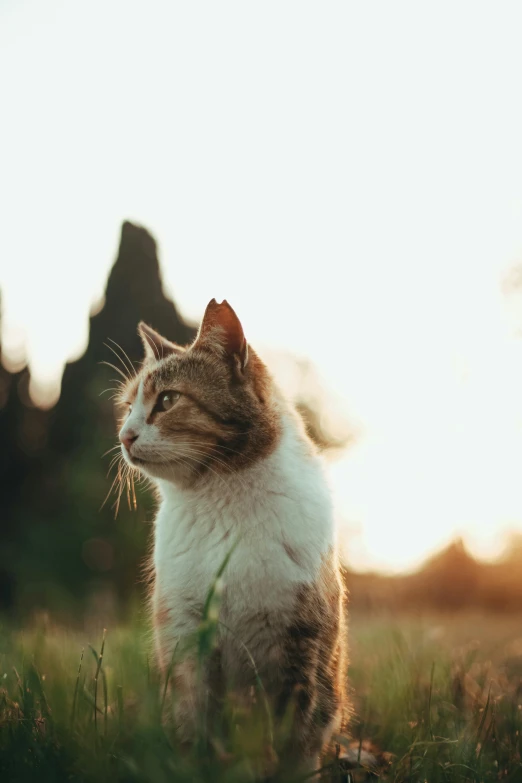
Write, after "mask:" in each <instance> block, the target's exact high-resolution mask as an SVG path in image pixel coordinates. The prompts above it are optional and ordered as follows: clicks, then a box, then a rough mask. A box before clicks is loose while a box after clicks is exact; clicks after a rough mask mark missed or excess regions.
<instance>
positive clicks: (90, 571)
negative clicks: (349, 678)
mask: <svg viewBox="0 0 522 783" xmlns="http://www.w3.org/2000/svg"><path fill="white" fill-rule="evenodd" d="M203 9H204V13H203ZM521 17H522V11H521V10H520V8H519V7H517V4H516V3H504V4H502V6H498V5H495V7H493V5H491V6H487V5H484V6H482V5H480V6H478V5H477V4H466V3H459V4H458V5H455V4H445V3H442V4H437V6H436V7H431V8H430V7H427V6H425V5H419V4H414V3H394V4H393V5H388V6H385V5H381V6H379V13H378V14H377V13H376V12H375V6H372V5H368V4H354V3H342V4H341V3H332V4H328V5H327V6H325V5H324V4H321V6H319V5H318V4H312V3H307V2H300V3H298V4H296V3H284V4H280V3H268V4H267V3H265V4H263V6H262V7H261V6H257V5H256V4H244V3H219V4H206V3H204V4H195V3H190V4H181V3H167V2H155V1H154V0H150V1H149V2H148V3H147V4H144V3H136V2H130V1H129V0H127V1H126V2H123V1H120V0H112V1H111V2H109V3H107V2H103V3H102V2H99V1H98V0H91V2H89V3H86V2H83V1H82V0H75V1H74V2H70V1H69V2H64V1H61V2H60V0H46V2H45V3H42V2H37V1H36V0H2V2H1V3H0V73H1V74H2V75H3V76H2V79H1V82H0V100H1V103H0V105H1V107H2V116H3V119H2V123H1V126H0V172H1V175H0V214H1V216H2V217H1V220H0V292H1V304H0V306H1V367H0V491H1V498H0V611H3V612H5V613H7V614H9V615H11V616H12V617H14V618H25V617H27V616H29V615H31V614H34V613H35V612H48V613H50V614H51V615H52V616H53V617H56V618H67V619H68V620H70V619H71V618H73V619H74V620H76V621H77V622H79V623H82V622H88V621H89V618H97V619H99V620H101V622H102V623H105V624H106V623H109V622H114V621H115V620H120V619H121V620H124V619H126V618H127V617H128V616H129V615H130V614H131V613H132V612H134V611H135V609H136V607H137V606H139V605H140V604H141V600H142V593H143V590H144V586H143V583H142V581H141V579H140V574H141V568H142V565H143V562H144V560H145V557H146V552H147V547H148V543H149V538H150V533H151V521H152V519H153V502H152V498H151V496H150V495H149V493H148V492H147V491H145V490H144V489H141V490H140V491H139V493H138V497H137V508H134V503H133V499H132V498H130V502H129V503H127V497H126V493H125V492H124V494H123V497H122V503H121V504H120V509H119V513H118V515H117V516H115V509H114V507H113V504H114V500H115V496H114V494H113V495H111V496H109V498H108V500H107V502H106V503H105V505H104V506H103V507H102V505H103V502H104V499H105V498H106V496H107V495H108V494H110V487H111V484H112V481H113V478H114V475H115V473H114V470H115V469H113V471H112V472H110V470H109V466H110V460H111V455H110V454H108V455H105V456H104V454H105V453H106V452H107V450H108V449H110V448H111V447H112V446H113V445H114V444H115V443H116V425H115V419H114V410H113V402H112V400H111V395H112V392H111V391H110V388H111V387H113V386H114V383H113V380H112V379H114V377H115V374H114V372H115V371H114V370H113V369H111V368H110V367H108V366H107V365H106V364H104V363H103V362H109V363H113V364H115V365H117V366H118V359H117V358H116V357H115V356H114V353H113V351H116V352H118V350H119V348H118V347H117V346H116V344H118V345H119V346H121V349H122V350H124V351H125V352H126V354H128V356H129V357H130V359H131V360H132V361H134V362H136V361H139V360H140V359H141V348H140V344H139V340H138V338H137V335H136V326H137V323H138V321H140V320H144V321H146V322H147V323H149V324H151V325H152V326H154V327H155V328H156V329H158V330H159V331H160V332H161V333H162V334H164V335H165V336H167V337H169V338H171V339H173V340H175V341H177V342H180V343H187V342H189V341H190V340H191V339H192V337H193V335H194V333H195V328H196V326H197V323H198V320H199V318H200V317H201V315H202V313H203V310H204V308H205V306H206V304H207V302H208V300H209V299H211V298H212V297H216V298H217V299H218V300H219V299H221V298H227V299H228V300H229V301H230V302H231V304H232V305H233V307H234V308H235V309H236V311H237V312H238V315H239V316H240V318H241V320H242V322H243V325H244V328H245V332H246V334H247V338H248V339H249V340H250V342H251V344H252V345H253V346H254V348H255V349H256V350H258V351H259V353H261V355H262V356H263V357H264V358H265V359H266V361H267V362H268V363H269V364H270V366H271V367H272V368H273V371H274V373H275V374H276V376H277V378H278V380H279V382H280V383H281V384H282V385H283V386H284V387H285V389H286V390H287V391H288V393H289V394H290V395H291V396H292V397H293V399H294V400H295V402H296V404H297V405H298V407H299V409H300V411H301V413H302V415H303V417H304V419H305V422H306V424H307V427H308V429H309V432H310V434H311V435H312V437H313V438H314V440H315V441H316V442H317V444H318V445H319V447H320V448H321V449H322V451H323V452H324V455H325V459H326V461H327V466H328V471H329V474H330V479H331V484H332V488H333V492H334V495H335V500H336V508H337V513H338V517H339V525H340V530H341V545H342V552H343V558H344V562H345V566H346V579H347V582H348V585H349V587H350V590H351V596H352V599H351V600H352V607H353V609H354V611H357V610H361V611H368V609H372V610H375V611H377V610H381V611H395V610H397V609H400V610H404V609H407V610H411V611H413V612H419V611H423V610H426V611H432V610H434V609H436V610H449V611H453V610H455V609H460V608H464V609H468V608H473V609H485V610H486V609H488V610H489V609H494V610H498V611H500V610H502V611H512V610H513V611H514V610H517V609H519V608H520V605H521V601H522V580H521V579H520V573H521V572H522V492H521V481H520V473H521V467H522V339H521V337H522V147H521V142H520V140H521V139H522V115H521V113H520V109H519V92H520V77H521V74H522V50H521V48H520V45H519V34H518V31H519V30H520V22H521V21H522V18H521ZM412 31H415V35H414V36H413V35H412ZM107 390H108V391H107Z"/></svg>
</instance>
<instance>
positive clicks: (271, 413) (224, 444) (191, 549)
mask: <svg viewBox="0 0 522 783" xmlns="http://www.w3.org/2000/svg"><path fill="white" fill-rule="evenodd" d="M138 331H139V334H140V336H141V338H142V341H143V345H144V349H145V360H144V363H143V366H142V368H141V370H140V371H139V372H138V373H137V374H136V375H135V377H134V378H132V379H130V380H129V382H128V383H127V385H126V386H125V388H124V390H123V392H122V397H121V402H122V404H123V405H126V406H127V408H128V411H127V413H126V416H125V418H124V420H123V423H122V426H121V430H120V432H119V439H120V441H121V448H122V452H123V456H124V458H125V460H126V461H127V463H128V464H129V465H130V466H132V467H133V468H135V469H138V470H139V471H140V472H142V473H143V474H144V475H145V476H147V477H148V478H149V479H151V480H152V482H153V483H154V484H155V486H156V488H157V490H158V496H159V510H158V513H157V516H156V520H155V525H154V547H153V558H152V567H153V572H154V587H153V592H152V599H151V605H152V613H153V625H154V634H155V647H156V655H157V662H158V665H159V667H160V669H161V670H162V671H163V672H164V673H165V672H166V671H168V669H169V666H170V665H171V661H172V660H176V659H177V657H178V655H177V652H176V650H177V649H178V647H179V646H180V645H181V647H183V646H184V645H185V642H186V641H187V640H189V639H191V638H193V637H194V634H195V633H196V632H197V629H198V626H199V624H200V622H201V618H202V613H203V607H204V605H205V601H206V599H207V595H208V594H209V590H210V589H211V587H212V585H213V584H214V583H215V579H216V574H217V573H218V571H219V570H220V568H221V569H222V570H223V568H222V566H223V565H224V563H226V567H225V568H224V570H223V574H222V577H221V580H222V583H223V584H222V589H221V600H220V605H219V624H218V633H217V642H216V648H215V650H214V654H213V656H212V661H213V663H212V664H210V663H209V665H208V669H207V671H206V674H205V677H204V678H203V684H202V679H201V674H200V673H199V674H198V671H197V661H196V658H195V656H194V654H192V655H191V654H190V652H188V653H187V654H186V656H185V657H184V658H183V659H182V660H180V661H179V662H177V663H176V664H175V666H174V672H173V677H172V679H173V682H174V690H175V693H176V698H175V699H174V707H173V709H174V710H175V722H176V724H177V726H178V731H179V733H180V737H181V738H182V740H183V741H186V742H187V743H190V742H191V740H193V739H194V737H195V733H196V727H197V725H198V720H199V719H200V716H201V713H202V711H204V710H205V709H207V708H208V694H209V693H212V692H214V693H215V692H217V691H219V689H220V688H221V689H222V688H223V687H226V688H227V689H229V690H230V691H233V692H234V693H235V694H240V696H241V694H242V695H243V697H244V699H245V703H248V701H249V699H250V698H251V693H252V690H253V688H252V686H253V684H254V682H255V681H256V680H255V677H257V678H258V679H259V680H260V681H261V682H262V684H263V688H264V693H265V694H266V696H267V698H268V701H269V705H270V709H271V711H272V714H273V719H274V722H275V723H276V724H279V725H280V724H282V723H283V721H284V720H285V719H286V720H288V717H287V718H285V716H289V715H290V716H291V717H290V721H291V726H290V729H289V732H288V739H287V744H286V746H285V748H284V750H283V751H282V757H284V758H286V759H287V760H290V761H291V762H292V763H293V764H295V765H297V766H298V767H299V769H301V768H302V769H303V770H307V771H310V770H314V769H316V768H317V766H318V764H319V759H320V756H321V753H322V752H323V750H324V749H325V748H326V746H327V745H328V743H329V741H330V738H331V736H332V734H333V733H334V732H339V731H341V730H342V729H343V728H344V725H345V720H346V716H347V714H348V704H347V695H346V688H347V686H346V683H347V671H346V669H347V647H346V645H347V630H346V607H345V591H344V588H343V582H342V578H341V573H340V567H339V563H338V554H337V546H336V529H335V524H334V516H333V511H332V502H331V497H330V493H329V489H328V485H327V481H326V479H325V476H324V473H323V468H322V464H321V460H320V457H319V455H318V453H317V451H316V448H315V446H314V445H313V443H312V441H311V440H310V439H309V438H308V436H307V435H306V433H305V429H304V426H303V423H302V420H301V418H300V417H299V416H298V414H297V413H296V411H295V410H294V408H293V406H292V405H291V404H290V403H289V402H288V401H287V400H286V399H285V397H284V395H283V394H282V392H281V391H280V390H279V389H278V387H277V386H276V384H275V382H274V380H273V378H272V377H271V375H270V372H269V371H268V369H267V367H266V366H265V364H264V363H263V362H262V361H261V359H260V358H259V357H258V355H257V354H256V353H255V352H254V350H252V348H251V347H250V346H249V345H248V343H247V341H246V339H245V336H244V333H243V328H242V326H241V323H240V321H239V319H238V317H237V315H236V313H235V312H234V310H233V309H232V307H231V306H230V305H229V304H228V302H227V301H226V300H225V301H223V302H221V303H220V304H218V303H217V302H216V300H215V299H213V300H212V301H211V302H210V303H209V304H208V306H207V308H206V311H205V314H204V317H203V320H202V322H201V326H200V328H199V332H198V334H197V337H196V339H195V341H194V343H193V344H192V345H190V346H189V347H187V348H183V347H180V346H178V345H175V344H174V343H172V342H170V341H168V340H166V339H165V338H164V337H162V336H161V335H159V334H158V333H157V332H155V331H154V330H153V329H152V328H151V327H150V326H147V325H146V324H144V323H140V324H139V327H138ZM227 558H228V562H227ZM185 646H186V645H185ZM181 647H180V649H181ZM254 667H255V669H254ZM218 682H219V683H220V685H219V686H218Z"/></svg>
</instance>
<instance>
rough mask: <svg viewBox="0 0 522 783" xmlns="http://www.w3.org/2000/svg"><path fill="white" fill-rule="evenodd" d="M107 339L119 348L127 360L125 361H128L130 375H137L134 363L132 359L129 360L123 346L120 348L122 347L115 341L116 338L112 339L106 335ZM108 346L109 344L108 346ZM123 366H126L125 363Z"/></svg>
mask: <svg viewBox="0 0 522 783" xmlns="http://www.w3.org/2000/svg"><path fill="white" fill-rule="evenodd" d="M107 339H108V340H110V341H111V343H112V344H113V345H115V346H116V348H119V349H120V351H121V352H122V354H123V355H124V356H125V358H126V360H127V361H128V363H129V366H130V372H131V375H132V376H133V377H135V376H136V375H137V373H136V368H135V367H134V365H133V363H132V361H131V360H130V358H129V355H128V354H127V352H126V351H125V349H124V348H122V347H121V345H120V344H119V343H117V342H116V340H113V339H112V338H110V337H108V338H107ZM108 347H110V346H108ZM122 364H123V362H122ZM125 366H127V365H125Z"/></svg>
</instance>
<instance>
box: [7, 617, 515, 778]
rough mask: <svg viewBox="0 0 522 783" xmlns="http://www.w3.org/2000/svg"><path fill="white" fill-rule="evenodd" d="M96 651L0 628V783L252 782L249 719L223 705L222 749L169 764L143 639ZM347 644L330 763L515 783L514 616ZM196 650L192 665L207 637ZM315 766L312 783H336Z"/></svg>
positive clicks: (259, 725) (397, 774)
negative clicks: (345, 707) (373, 762)
mask: <svg viewBox="0 0 522 783" xmlns="http://www.w3.org/2000/svg"><path fill="white" fill-rule="evenodd" d="M102 637H103V633H102V631H101V630H100V631H95V630H92V631H90V632H89V633H86V632H83V633H80V632H72V631H67V630H66V629H63V628H59V627H54V626H53V625H51V624H50V623H49V622H48V621H45V620H41V621H39V622H38V623H36V624H35V625H32V626H31V627H30V628H29V629H27V630H23V631H22V630H12V629H11V630H8V629H7V627H6V626H0V780H1V781H6V783H22V782H23V783H25V782H27V783H29V782H30V783H33V781H36V780H37V781H38V783H47V781H53V783H55V782H56V783H60V782H61V781H72V782H73V783H76V782H77V781H78V782H79V781H82V782H83V781H85V783H90V781H93V783H94V781H96V783H105V781H107V783H109V781H110V783H113V781H140V782H141V781H143V783H145V782H147V783H149V782H150V783H163V781H165V783H167V781H169V782H170V781H187V783H188V781H191V782H193V781H194V782H198V783H199V781H201V783H203V781H205V783H206V782H207V781H208V782H210V781H212V783H214V782H215V783H222V782H223V783H224V782H225V781H226V782H227V783H229V782H230V783H242V781H252V780H254V779H255V775H256V770H259V769H260V768H261V767H262V765H263V764H264V763H265V762H266V759H267V756H268V755H269V752H268V750H267V745H266V725H265V721H264V720H263V719H256V720H251V719H250V718H249V717H248V716H246V715H244V714H242V713H241V710H240V708H238V707H237V706H235V705H234V704H233V703H230V704H229V706H228V707H227V709H226V710H225V713H226V715H225V721H226V722H228V726H229V729H230V731H229V732H228V734H227V736H226V739H225V738H224V736H219V735H218V734H216V735H214V736H212V737H211V743H210V744H211V748H210V750H207V751H205V752H202V751H201V748H199V749H198V750H196V751H195V752H194V753H193V754H192V755H191V754H188V755H187V753H186V752H185V753H182V752H181V751H180V749H179V748H178V747H177V746H176V745H175V743H174V742H173V740H172V738H171V737H170V736H169V735H168V733H165V730H164V729H163V728H162V724H161V721H160V713H161V711H162V708H163V709H164V708H165V705H164V704H162V701H163V699H162V694H163V690H164V688H163V685H162V684H160V683H158V682H157V678H156V676H155V674H154V670H153V667H152V665H151V663H150V657H149V649H150V648H149V639H148V634H147V632H146V630H145V629H143V628H141V627H140V626H138V625H135V626H129V627H126V628H114V629H111V628H109V629H107V632H106V638H105V643H104V648H103V657H102V658H100V653H101V652H102V643H103V642H102ZM350 641H351V667H350V687H351V690H352V697H353V702H354V716H353V719H352V724H351V740H348V739H347V738H345V737H341V738H339V744H340V748H341V755H342V754H343V753H344V752H345V749H346V748H347V746H348V745H350V746H351V750H350V751H349V752H350V754H351V757H352V760H353V759H354V758H355V760H357V758H358V757H360V759H361V761H363V762H364V761H365V760H366V759H367V758H368V756H367V755H366V753H365V751H370V752H371V753H373V754H374V755H375V756H376V757H377V760H378V763H379V767H378V769H376V770H375V771H374V772H373V773H372V774H371V777H372V779H376V778H375V776H378V777H380V778H381V779H383V780H384V779H385V780H388V781H396V782H397V783H402V782H404V783H405V782H406V781H408V783H410V782H413V781H419V782H421V781H428V782H429V783H437V781H444V782H445V783H452V781H476V782H477V783H479V782H481V783H487V782H488V781H498V780H506V781H522V761H521V755H520V730H521V728H522V616H518V615H517V616H515V615H507V616H500V617H499V616H491V615H479V614H475V615H471V614H465V615H461V614H460V615H453V616H449V615H447V616H437V617H435V616H425V617H412V616H404V615H400V614H399V615H395V616H389V615H388V616H385V617H378V616H372V617H362V616H355V617H352V618H351V623H350ZM89 643H90V644H91V645H92V647H90V646H89ZM199 644H200V650H201V652H202V654H206V648H208V649H209V648H210V647H211V645H212V628H211V627H207V628H203V629H202V632H201V636H200V640H199ZM82 649H83V659H82V660H81V667H80V659H81V657H82ZM259 703H260V705H261V706H262V705H263V699H262V683H260V684H259ZM261 714H263V709H261ZM265 717H266V715H265ZM231 727H233V728H231ZM276 742H277V738H276ZM329 763H330V764H331V766H329V767H328V768H327V769H325V770H324V772H323V779H324V780H328V781H334V780H335V781H339V780H341V779H342V777H341V773H340V771H339V766H338V764H337V762H336V761H335V759H334V760H333V762H332V761H331V760H330V762H329ZM367 775H368V773H367V772H366V771H365V770H364V769H359V770H358V771H356V772H355V773H354V777H355V779H356V780H363V779H365V777H366V776H367ZM284 779H285V781H286V780H288V781H290V780H292V781H296V783H297V780H299V779H303V778H302V777H301V778H299V777H298V776H297V775H291V774H290V773H285V778H284Z"/></svg>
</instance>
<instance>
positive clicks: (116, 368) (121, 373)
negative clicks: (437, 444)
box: [100, 361, 130, 383]
mask: <svg viewBox="0 0 522 783" xmlns="http://www.w3.org/2000/svg"><path fill="white" fill-rule="evenodd" d="M100 364H105V365H106V366H107V367H111V369H113V370H115V372H117V373H119V374H120V375H121V377H122V378H123V380H124V381H125V382H126V383H128V382H129V380H130V378H129V377H128V376H127V375H125V373H124V372H122V371H121V370H120V368H119V367H116V366H115V365H114V364H111V363H110V362H105V361H103V362H100Z"/></svg>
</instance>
